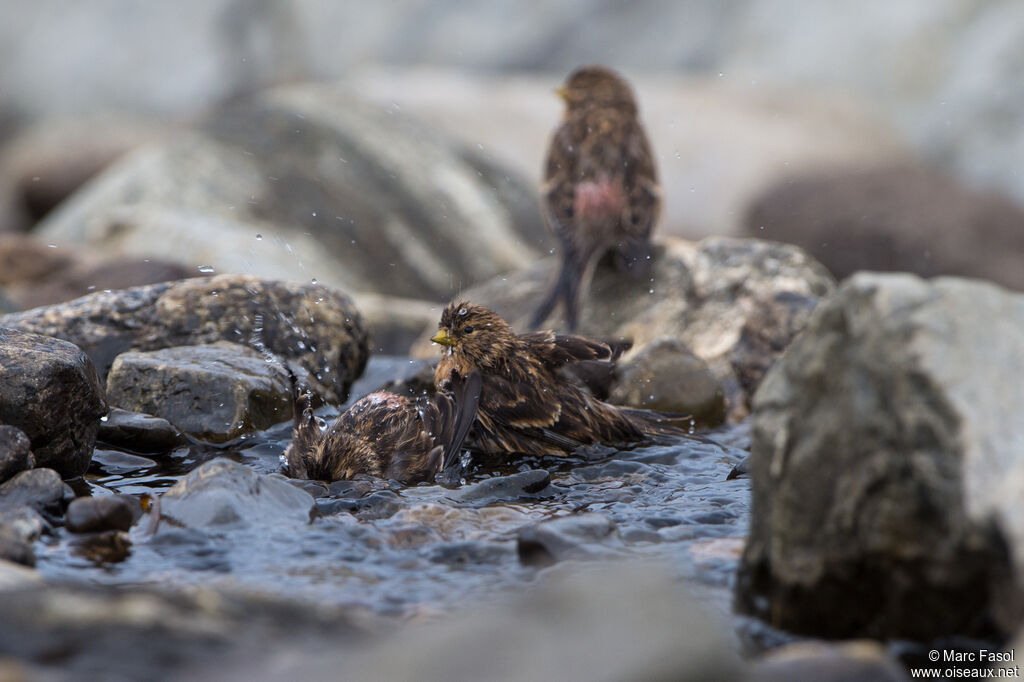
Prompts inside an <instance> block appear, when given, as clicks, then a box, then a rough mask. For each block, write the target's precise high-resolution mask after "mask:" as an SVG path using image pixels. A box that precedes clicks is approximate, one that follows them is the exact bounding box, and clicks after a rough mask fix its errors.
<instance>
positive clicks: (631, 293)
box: [414, 237, 834, 420]
mask: <svg viewBox="0 0 1024 682" xmlns="http://www.w3.org/2000/svg"><path fill="white" fill-rule="evenodd" d="M554 265H555V261H554V260H553V259H548V260H545V261H543V262H542V263H540V264H538V265H537V266H535V267H533V268H531V269H529V270H524V271H520V272H518V273H515V274H513V275H508V276H502V277H498V278H496V279H494V280H493V281H491V282H487V283H485V284H482V285H480V286H478V287H474V288H471V289H467V290H466V291H465V292H463V294H462V298H465V299H467V300H472V301H475V302H477V303H480V304H483V305H485V306H488V307H490V308H493V309H495V310H496V311H497V312H498V313H499V314H501V315H502V316H504V317H505V319H507V320H508V321H509V322H510V323H511V324H512V325H513V326H514V327H516V328H517V329H519V330H520V331H522V330H525V328H526V324H527V322H528V319H529V316H530V313H531V312H532V311H533V307H534V306H535V305H536V303H537V301H538V300H539V299H540V297H541V296H542V294H543V292H544V289H545V287H546V285H547V280H548V277H549V275H550V274H551V268H553V267H554ZM648 280H650V281H648ZM833 288H834V283H833V280H832V277H831V276H830V275H829V274H828V273H827V272H826V271H825V269H824V268H823V267H822V266H821V265H820V264H819V263H817V262H816V261H815V260H814V259H813V258H811V257H810V256H808V255H807V254H806V253H805V252H803V251H802V250H800V249H798V248H796V247H794V246H788V245H784V244H777V243H774V242H765V241H759V240H754V239H733V238H725V237H712V238H708V239H704V240H702V241H700V242H697V243H691V242H685V241H682V240H679V239H667V240H665V241H664V242H663V243H662V244H661V246H660V247H659V248H656V250H655V254H654V258H653V262H652V267H651V272H650V276H649V278H648V279H644V280H642V281H637V280H631V279H629V278H628V277H626V278H623V277H622V276H621V275H620V274H619V273H617V272H615V270H614V268H612V267H610V266H609V265H608V264H606V263H602V264H601V265H599V266H598V269H597V271H596V273H595V275H594V280H593V283H592V284H591V287H590V290H589V292H588V293H587V295H586V296H585V298H584V301H583V306H582V310H581V315H580V329H579V333H581V334H583V335H585V336H591V337H594V338H598V339H606V340H611V341H616V342H617V341H623V340H625V341H629V342H631V343H632V350H631V351H630V354H629V355H627V356H626V359H627V360H628V358H629V357H635V356H636V355H639V354H640V353H642V352H644V349H645V347H646V346H647V345H648V344H650V343H654V342H656V341H658V340H659V339H665V338H671V339H678V340H680V341H682V342H683V343H684V344H685V345H686V346H687V347H688V348H689V349H690V350H691V351H692V352H693V353H694V354H695V355H696V356H697V357H699V358H700V359H702V360H703V361H704V362H706V363H707V365H708V367H709V369H710V370H711V373H712V374H713V375H714V376H715V377H716V378H717V379H718V381H719V382H720V383H721V385H722V387H723V388H724V390H725V397H726V400H727V402H728V405H729V416H730V418H731V419H734V420H738V419H741V418H742V417H743V416H745V415H746V414H747V408H746V401H747V397H746V396H745V395H744V393H743V391H742V388H741V385H740V381H739V377H740V376H745V375H748V374H750V373H752V372H753V369H748V368H760V367H765V366H767V365H770V364H771V362H773V361H774V359H775V357H777V355H778V354H779V352H780V351H778V350H776V349H774V348H766V349H765V350H764V353H761V354H758V353H754V352H745V353H742V354H734V349H735V348H736V346H737V344H739V343H740V339H741V336H742V333H743V329H744V326H746V325H747V324H748V321H749V320H751V318H757V317H759V315H758V312H757V311H758V310H759V309H760V308H762V307H764V306H766V305H770V302H771V301H773V300H776V299H777V298H779V297H780V296H784V295H790V296H796V297H801V298H804V299H813V300H817V299H819V298H822V297H824V296H827V295H828V294H829V293H830V292H831V291H832V290H833ZM799 314H801V313H800V311H799V310H798V311H795V312H793V313H791V314H790V315H786V314H781V311H780V315H779V319H777V320H776V321H775V323H776V324H777V325H778V326H779V329H778V330H777V331H776V332H774V333H775V334H776V335H777V336H778V337H779V338H782V337H785V336H787V335H789V334H790V332H791V331H792V330H793V329H794V328H795V327H796V326H797V321H798V319H799ZM559 323H560V320H559V319H558V318H552V319H550V320H549V321H548V324H549V325H552V326H554V327H555V328H558V325H559ZM436 324H437V323H436V322H435V323H434V328H435V329H436ZM752 324H754V323H752ZM759 329H760V330H761V332H760V333H762V334H766V335H767V334H772V333H773V332H772V327H770V326H769V327H764V326H761V327H759ZM427 331H428V330H424V335H425V338H429V337H430V334H427ZM432 333H433V332H432V331H431V334H432ZM794 333H795V332H794ZM431 346H432V345H431V344H429V343H427V342H424V343H423V344H420V345H418V346H416V347H415V349H414V351H415V354H416V355H419V356H422V357H436V356H437V346H433V347H431ZM615 390H616V389H615V387H614V386H613V387H612V392H613V393H614V391H615ZM620 390H622V391H628V390H630V387H624V388H622V389H620Z"/></svg>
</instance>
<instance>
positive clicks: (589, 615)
mask: <svg viewBox="0 0 1024 682" xmlns="http://www.w3.org/2000/svg"><path fill="white" fill-rule="evenodd" d="M572 568H573V570H572V572H571V574H558V575H552V576H550V577H549V579H548V580H544V581H541V583H540V584H539V585H538V586H537V587H536V588H533V589H530V590H526V591H524V592H521V593H519V594H516V595H515V597H514V598H511V599H505V600H503V601H502V602H500V603H497V604H493V605H484V606H476V607H473V608H471V609H470V610H468V612H465V613H459V614H457V617H454V618H448V619H444V620H431V622H430V623H429V624H417V625H410V626H407V627H405V628H404V629H402V630H400V631H399V632H397V633H395V634H394V635H392V636H390V637H387V638H382V639H380V640H379V641H377V642H375V643H373V642H371V643H369V644H368V645H363V646H359V647H357V648H355V650H343V649H336V648H331V647H323V648H321V649H320V650H318V651H310V652H309V653H308V654H306V655H301V656H296V655H294V654H293V655H290V656H285V655H284V653H283V652H282V653H281V654H279V655H277V656H275V657H274V659H273V660H272V663H267V662H262V663H253V662H251V661H250V662H247V663H244V664H242V665H241V666H240V667H239V668H237V669H234V670H225V668H224V667H223V666H216V667H214V666H210V667H209V668H208V675H206V676H201V677H200V679H210V680H212V679H219V680H230V681H233V680H257V681H259V680H271V679H282V678H287V679H302V680H333V679H339V678H341V679H375V680H376V679H380V680H395V681H396V682H398V681H403V680H418V681H422V682H440V681H442V680H491V681H492V682H512V681H514V680H540V679H551V680H589V681H592V682H611V681H612V680H684V681H691V682H696V681H698V680H722V681H723V682H725V681H728V680H738V679H741V678H740V673H739V663H738V661H737V660H736V657H735V654H734V653H733V652H732V650H731V649H730V646H729V643H728V639H727V637H726V636H725V634H724V633H725V630H724V628H722V626H720V625H719V624H717V623H716V622H715V620H714V619H713V618H709V616H708V614H706V613H705V612H704V611H703V609H702V608H700V606H698V605H697V604H696V603H695V601H694V600H693V599H692V598H691V597H690V596H689V595H688V594H686V592H685V590H683V589H681V586H680V585H679V583H678V582H677V581H676V580H673V579H670V578H669V577H668V576H666V575H664V574H663V573H662V572H660V571H657V570H654V569H652V568H650V567H648V566H643V565H639V566H638V565H629V566H617V567H604V568H602V569H590V570H582V569H581V567H578V566H574V567H572ZM610 614H612V615H610ZM613 616H614V617H613ZM682 633H685V636H682ZM524 652H528V655H524Z"/></svg>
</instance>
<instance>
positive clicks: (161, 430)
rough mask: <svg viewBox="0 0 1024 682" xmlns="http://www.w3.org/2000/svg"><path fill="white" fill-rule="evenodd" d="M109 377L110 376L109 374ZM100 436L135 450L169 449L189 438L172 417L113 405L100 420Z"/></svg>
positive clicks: (102, 439)
mask: <svg viewBox="0 0 1024 682" xmlns="http://www.w3.org/2000/svg"><path fill="white" fill-rule="evenodd" d="M108 379H109V377H108ZM96 438H97V440H99V441H100V442H103V443H109V444H110V445H120V446H122V447H126V448H128V449H130V450H134V451H135V452H167V451H168V450H171V449H172V448H174V447H175V446H176V445H181V444H182V443H187V442H188V440H187V439H186V438H185V437H184V436H183V435H182V434H181V432H180V431H179V430H178V429H176V428H175V427H174V426H173V425H172V424H171V423H170V422H169V421H167V420H166V419H162V418H160V417H154V416H153V415H151V414H142V413H140V412H129V411H128V410H122V409H121V408H119V407H111V408H110V412H109V413H108V414H107V418H106V419H105V420H103V421H101V422H100V430H99V432H98V433H97V434H96Z"/></svg>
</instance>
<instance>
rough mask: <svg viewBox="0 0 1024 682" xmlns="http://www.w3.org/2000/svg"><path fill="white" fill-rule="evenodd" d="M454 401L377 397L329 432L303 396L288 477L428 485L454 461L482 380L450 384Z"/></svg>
mask: <svg viewBox="0 0 1024 682" xmlns="http://www.w3.org/2000/svg"><path fill="white" fill-rule="evenodd" d="M448 385H449V386H450V392H451V395H447V394H437V395H434V396H431V397H430V398H419V399H415V398H410V397H407V396H402V395H398V394H396V393H389V392H387V391H378V392H376V393H371V394H369V395H368V396H366V397H364V398H361V399H360V400H358V401H356V402H355V403H354V404H353V405H352V406H351V407H349V408H348V409H347V410H345V411H344V412H343V413H341V414H340V415H338V417H337V418H336V419H335V420H334V423H332V424H331V426H330V427H329V428H328V429H327V430H326V431H321V430H320V427H319V426H318V425H317V422H316V418H315V417H314V416H313V409H312V407H311V405H310V404H309V400H308V397H307V398H306V399H305V401H303V400H301V399H299V398H298V396H296V399H295V426H294V434H293V436H292V442H291V444H290V445H289V446H288V449H287V450H285V453H284V455H283V459H284V466H283V471H284V473H285V475H287V476H290V477H292V478H299V479H313V480H322V481H337V480H343V479H350V478H352V477H354V476H356V475H358V474H369V475H371V476H377V477H379V478H388V479H396V480H398V481H401V482H402V483H406V484H411V483H418V482H420V481H432V480H433V479H434V476H435V475H436V474H437V473H439V472H440V471H441V470H442V469H443V468H444V467H445V464H446V463H448V462H449V461H452V460H455V459H457V455H458V453H459V450H460V449H461V447H462V443H463V441H464V440H465V437H466V434H467V432H468V431H469V429H470V427H471V426H472V424H473V419H474V417H475V414H476V399H477V397H478V395H479V391H480V382H479V378H478V377H477V378H474V379H472V380H470V381H469V382H467V381H466V380H465V379H463V378H462V377H458V376H453V377H449V381H448Z"/></svg>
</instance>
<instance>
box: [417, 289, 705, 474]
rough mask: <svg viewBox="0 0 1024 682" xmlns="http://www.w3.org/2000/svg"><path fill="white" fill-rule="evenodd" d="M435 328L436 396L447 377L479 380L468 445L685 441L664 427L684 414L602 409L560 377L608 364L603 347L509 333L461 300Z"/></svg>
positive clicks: (523, 449)
mask: <svg viewBox="0 0 1024 682" xmlns="http://www.w3.org/2000/svg"><path fill="white" fill-rule="evenodd" d="M438 326H439V327H440V331H438V332H437V334H436V335H434V337H433V339H431V340H432V341H434V342H435V343H438V344H441V345H442V346H445V349H444V351H443V352H442V357H441V362H440V363H439V364H438V366H437V370H436V371H435V374H434V384H435V387H436V388H437V389H438V392H439V393H440V392H443V391H447V390H450V386H451V377H475V376H476V375H479V376H480V382H481V389H480V393H479V399H478V401H477V410H476V423H475V424H474V425H473V429H472V430H471V432H470V435H469V439H470V442H471V446H472V447H475V448H478V449H480V450H483V451H484V452H491V453H500V452H517V453H523V454H530V455H564V454H567V453H569V452H571V451H572V450H574V449H575V448H577V447H579V446H580V445H586V444H591V443H603V444H606V445H618V444H625V443H635V442H639V441H646V440H651V439H652V437H657V436H682V437H690V436H689V435H688V434H686V433H685V432H683V431H680V430H679V429H676V428H672V427H671V426H669V425H666V424H665V423H664V422H666V420H670V419H676V420H678V419H687V417H682V416H681V415H665V414H662V413H658V412H650V411H647V410H634V409H630V408H625V407H617V406H614V405H609V404H607V403H604V402H601V401H600V400H598V399H597V398H594V397H593V396H591V395H590V394H589V393H587V392H585V391H584V390H583V389H581V388H580V387H579V386H577V385H576V384H575V383H573V382H572V381H571V380H569V379H568V378H566V377H565V376H563V374H562V373H561V372H560V370H561V369H562V368H563V367H565V366H566V365H568V364H570V363H575V362H579V361H581V360H608V359H610V358H611V350H610V349H609V347H608V346H607V345H605V344H603V343H600V342H598V341H592V340H590V339H586V338H583V337H581V336H569V335H562V334H555V333H554V332H551V331H541V332H530V333H527V334H520V335H518V336H517V335H516V334H515V333H514V332H513V331H512V328H511V327H510V326H509V324H508V323H507V322H506V321H505V320H503V319H502V318H501V317H500V316H499V315H498V314H497V313H495V312H493V311H491V310H488V309H487V308H484V307H483V306H480V305H477V304H474V303H469V302H463V303H453V304H450V305H448V306H447V307H446V308H445V309H444V312H443V313H442V314H441V322H440V324H439V325H438ZM697 440H703V439H701V438H697Z"/></svg>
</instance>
